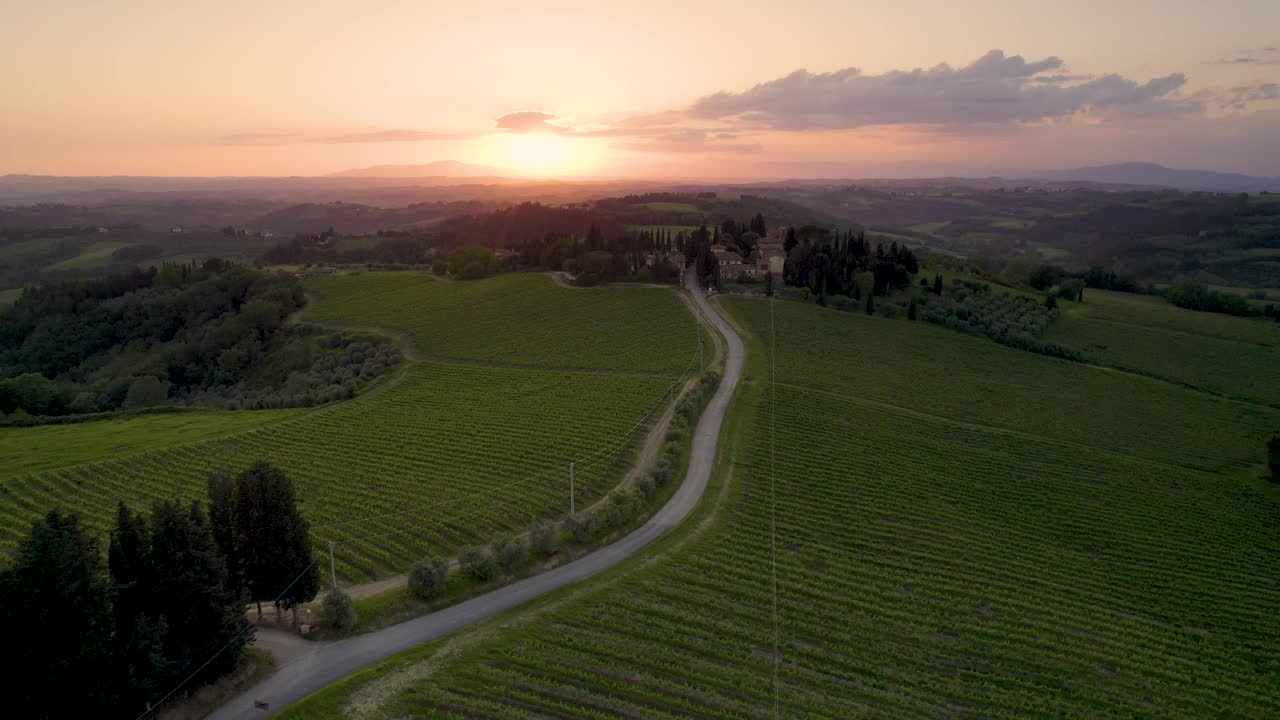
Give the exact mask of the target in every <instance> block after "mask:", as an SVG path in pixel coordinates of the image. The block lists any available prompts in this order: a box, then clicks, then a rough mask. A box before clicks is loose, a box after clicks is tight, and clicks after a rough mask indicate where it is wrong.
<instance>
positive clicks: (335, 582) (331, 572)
mask: <svg viewBox="0 0 1280 720" xmlns="http://www.w3.org/2000/svg"><path fill="white" fill-rule="evenodd" d="M329 577H330V578H332V579H333V591H334V592H338V573H337V571H335V570H334V569H333V541H332V540H330V541H329Z"/></svg>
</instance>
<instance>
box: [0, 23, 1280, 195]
mask: <svg viewBox="0 0 1280 720" xmlns="http://www.w3.org/2000/svg"><path fill="white" fill-rule="evenodd" d="M194 5H195V4H192V3H171V2H150V1H147V2H139V1H135V2H129V1H121V2H112V3H98V2H79V3H77V2H65V1H62V2H60V1H58V0H49V1H48V2H40V3H15V4H14V6H13V7H11V8H8V9H7V10H6V13H5V21H4V24H3V25H0V67H4V68H5V72H4V73H3V74H2V75H0V173H5V172H24V173H44V174H155V175H289V174H302V175H306V174H323V173H328V172H334V171H339V170H343V169H346V168H352V167H363V166H369V165H379V164H409V163H424V162H430V161H433V160H445V159H453V160H461V161H465V162H472V163H479V164H486V165H494V166H500V167H505V168H511V169H513V170H515V171H518V172H520V173H524V174H528V175H542V176H549V175H562V176H568V175H573V176H618V175H664V176H679V177H717V178H720V177H723V178H734V177H785V176H800V175H810V176H813V175H858V174H863V175H898V176H902V175H928V174H940V173H944V172H945V173H967V174H985V173H990V172H1013V171H1018V170H1024V169H1035V168H1048V167H1062V166H1076V165H1083V164H1097V163H1103V162H1118V161H1125V160H1150V161H1156V162H1163V163H1166V164H1171V165H1177V166H1184V167H1193V166H1194V167H1202V168H1207V169H1215V170H1238V171H1245V172H1252V173H1261V174H1273V175H1280V136H1278V135H1277V130H1276V128H1280V115H1277V113H1278V112H1280V109H1278V108H1280V101H1278V98H1280V87H1277V83H1280V50H1277V48H1276V45H1277V44H1280V34H1277V33H1276V32H1275V28H1277V27H1280V3H1277V2H1274V1H1273V0H1272V1H1268V2H1219V3H1201V2H1185V3H1178V2H1137V1H1134V2H1120V3H1117V2H1114V0H1110V1H1108V2H1092V1H1088V2H1083V1H1082V2H1074V3H1062V4H1054V5H1053V6H1051V7H1048V6H1047V4H1045V3H1025V2H1008V3H1000V2H981V1H977V0H974V1H971V2H968V3H963V4H961V3H946V4H945V5H943V4H940V3H923V2H914V1H911V0H900V1H899V2H894V3H882V2H880V3H861V2H849V1H847V0H846V1H842V2H792V3H786V4H783V5H779V4H775V3H742V2H740V0H739V1H737V2H725V3H718V2H706V3H690V2H667V1H666V0H652V1H650V2H645V3H633V4H629V5H627V6H622V5H620V4H615V3H600V2H594V3H589V4H587V3H556V2H542V3H527V2H519V3H506V2H489V3H484V4H483V6H482V8H480V9H477V8H467V7H463V6H464V5H478V4H464V3H432V2H421V1H419V2H400V3H392V2H378V1H376V0H371V1H367V2H362V3H358V4H352V3H349V2H332V3H330V2H314V1H313V2H305V3H304V2H273V3H250V2H239V1H234V2H233V1H227V2H220V3H217V4H207V6H206V7H195V6H194ZM939 5H942V8H939V7H938V6H939ZM534 6H536V7H534ZM615 7H616V8H622V7H625V8H626V9H614V8H615ZM993 50H999V51H1002V54H1001V55H999V56H995V55H989V53H990V52H991V51H993ZM1017 56H1020V57H1017ZM980 58H981V59H983V60H982V62H978V61H979V59H980ZM1050 58H1060V60H1058V61H1056V62H1055V61H1050V60H1049V59H1050ZM940 63H947V64H948V65H949V66H950V67H949V68H948V69H938V68H935V66H937V65H938V64H940ZM846 68H858V69H859V70H860V72H858V73H856V74H855V73H849V72H843V73H842V72H840V71H842V70H844V69H846ZM918 68H919V69H922V72H921V73H917V74H914V75H912V74H911V73H910V71H912V70H915V69H918ZM800 69H806V70H808V71H809V74H808V75H803V76H792V75H791V74H792V73H793V72H795V71H797V70H800ZM1033 70H1034V71H1035V72H1032V71H1033ZM788 76H790V77H788ZM783 78H787V80H785V81H784V80H782V79H783ZM774 81H777V82H774ZM762 83H769V85H766V86H765V87H762V88H760V89H758V90H754V91H753V90H752V88H753V87H755V86H757V85H760V84H762ZM718 92H727V93H731V94H732V95H729V96H724V97H720V98H712V99H704V98H707V97H708V96H712V95H714V94H715V93H718ZM529 111H536V112H540V113H543V114H544V115H542V116H538V118H535V119H534V120H531V119H530V117H529V116H527V115H521V116H513V115H512V114H513V113H519V112H529ZM504 117H505V118H512V117H515V118H517V119H516V120H508V121H503V122H500V119H501V118H504ZM517 120H518V122H517ZM504 123H505V125H504ZM500 125H504V126H503V127H500Z"/></svg>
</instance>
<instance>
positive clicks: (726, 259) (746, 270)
mask: <svg viewBox="0 0 1280 720" xmlns="http://www.w3.org/2000/svg"><path fill="white" fill-rule="evenodd" d="M717 247H719V248H720V249H719V250H717V249H716V248H717ZM711 250H712V252H714V253H715V257H716V265H717V266H719V268H720V277H722V278H725V279H726V280H734V279H737V278H739V277H741V276H742V275H744V274H746V275H754V274H755V268H754V267H752V266H751V265H747V264H746V263H744V262H742V256H741V255H739V254H738V253H736V252H734V251H732V250H726V249H725V248H724V246H723V245H713V246H712V247H711Z"/></svg>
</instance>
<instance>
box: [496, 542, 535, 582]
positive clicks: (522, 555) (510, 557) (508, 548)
mask: <svg viewBox="0 0 1280 720" xmlns="http://www.w3.org/2000/svg"><path fill="white" fill-rule="evenodd" d="M489 547H490V554H492V555H493V557H495V558H497V561H498V567H500V568H502V571H503V572H504V573H506V574H508V575H510V574H511V573H513V572H515V571H516V569H517V568H519V567H520V566H521V565H524V564H525V563H526V562H528V561H529V544H528V543H527V542H525V541H524V539H523V538H518V537H516V536H514V535H502V536H499V537H498V538H497V539H496V540H494V541H493V544H492V545H490V546H489Z"/></svg>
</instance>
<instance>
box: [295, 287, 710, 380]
mask: <svg viewBox="0 0 1280 720" xmlns="http://www.w3.org/2000/svg"><path fill="white" fill-rule="evenodd" d="M303 286H304V287H305V288H306V290H307V292H309V293H313V294H315V295H316V296H318V297H319V298H320V299H321V302H320V303H319V304H318V305H317V306H316V307H315V308H314V309H309V310H308V311H307V314H306V319H307V320H309V321H312V322H318V323H321V324H325V325H332V326H335V327H351V326H376V327H382V328H388V329H390V330H393V331H395V332H396V333H399V334H401V335H402V336H404V337H405V338H407V339H408V341H409V343H410V348H411V350H412V352H413V353H414V354H415V355H417V356H419V357H426V358H442V359H450V360H469V361H479V362H489V363H498V364H510V365H531V366H540V367H557V368H579V369H588V368H589V369H596V370H643V371H653V372H671V371H675V372H679V371H681V370H683V369H684V368H685V366H686V365H687V364H688V362H689V357H690V352H693V351H695V350H696V349H697V342H698V341H697V335H696V332H697V331H696V328H695V326H694V324H693V323H692V322H691V320H690V318H689V316H688V313H687V312H686V311H685V309H684V306H683V304H682V303H681V301H680V299H679V298H678V297H677V296H676V295H675V294H673V293H670V292H667V291H663V290H655V289H653V288H581V289H573V290H566V289H565V288H561V287H557V286H556V285H554V284H553V283H552V282H551V280H550V278H549V277H548V276H546V275H542V274H528V273H517V274H509V275H500V276H498V277H495V278H491V279H489V280H486V281H484V282H442V281H439V280H435V279H433V278H432V277H431V275H430V274H428V273H416V272H399V273H369V274H363V275H322V276H316V277H312V278H307V279H306V280H305V281H304V283H303Z"/></svg>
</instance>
